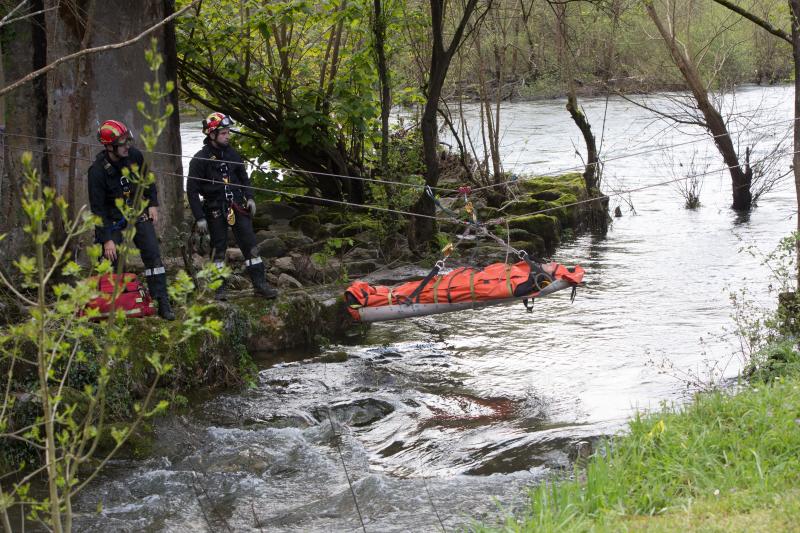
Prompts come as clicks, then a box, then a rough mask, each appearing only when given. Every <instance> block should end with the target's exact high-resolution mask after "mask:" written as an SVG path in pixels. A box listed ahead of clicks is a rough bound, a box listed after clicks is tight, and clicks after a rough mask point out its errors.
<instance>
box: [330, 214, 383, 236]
mask: <svg viewBox="0 0 800 533" xmlns="http://www.w3.org/2000/svg"><path fill="white" fill-rule="evenodd" d="M370 230H371V231H376V232H379V231H381V230H382V225H381V222H380V221H379V220H376V219H372V218H363V217H360V218H359V219H358V220H355V221H353V222H348V223H347V224H343V225H341V226H338V227H336V228H335V229H334V234H335V235H336V236H337V237H352V236H354V235H357V234H359V233H362V232H364V231H370Z"/></svg>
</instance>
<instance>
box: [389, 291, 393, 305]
mask: <svg viewBox="0 0 800 533" xmlns="http://www.w3.org/2000/svg"><path fill="white" fill-rule="evenodd" d="M392 290H393V289H392V288H391V287H389V305H392Z"/></svg>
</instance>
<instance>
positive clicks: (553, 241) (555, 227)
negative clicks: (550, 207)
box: [508, 215, 561, 250]
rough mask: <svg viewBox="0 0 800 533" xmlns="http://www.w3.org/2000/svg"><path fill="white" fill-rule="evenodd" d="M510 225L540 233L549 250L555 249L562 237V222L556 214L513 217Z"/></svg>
mask: <svg viewBox="0 0 800 533" xmlns="http://www.w3.org/2000/svg"><path fill="white" fill-rule="evenodd" d="M508 225H509V227H510V228H513V229H522V230H525V231H527V232H528V233H531V234H533V235H538V236H539V237H541V238H542V240H543V241H544V244H545V247H546V248H547V250H552V249H554V248H555V246H556V245H557V244H558V243H559V242H560V239H561V223H560V222H559V220H558V218H557V217H555V216H551V215H531V216H527V217H521V218H516V219H513V220H511V221H509V223H508Z"/></svg>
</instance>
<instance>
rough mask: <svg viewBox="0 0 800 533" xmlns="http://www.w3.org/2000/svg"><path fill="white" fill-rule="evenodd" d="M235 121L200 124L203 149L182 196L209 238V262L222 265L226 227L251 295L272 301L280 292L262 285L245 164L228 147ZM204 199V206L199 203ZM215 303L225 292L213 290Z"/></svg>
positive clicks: (212, 118) (216, 117) (218, 117)
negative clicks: (241, 258)
mask: <svg viewBox="0 0 800 533" xmlns="http://www.w3.org/2000/svg"><path fill="white" fill-rule="evenodd" d="M231 126H233V121H232V120H231V118H230V117H228V116H227V115H224V114H222V113H218V112H217V113H211V114H210V115H209V116H208V117H207V118H206V119H205V120H204V121H203V133H204V134H205V136H206V138H205V140H204V141H203V148H202V149H201V150H200V151H199V152H197V153H196V154H195V155H194V157H193V158H192V161H191V162H190V163H189V176H188V181H187V183H186V195H187V196H188V197H189V206H190V207H191V208H192V214H193V215H194V218H195V220H196V221H197V223H196V227H197V230H198V231H199V232H200V233H205V232H206V231H207V232H209V233H210V236H211V259H212V261H214V262H215V263H216V265H217V266H218V267H222V266H223V265H224V264H225V250H226V249H227V246H228V226H230V227H231V229H232V230H233V236H234V237H235V238H236V244H238V245H239V249H240V250H241V251H242V254H243V255H244V259H245V262H244V264H245V267H246V269H247V274H248V275H249V276H250V280H251V281H252V282H253V290H254V291H255V293H256V294H259V295H261V296H263V297H264V298H275V297H276V296H277V295H278V291H276V290H275V289H274V288H272V287H270V286H269V284H268V283H267V280H266V269H265V268H264V263H263V261H262V260H261V257H259V254H258V247H257V246H256V236H255V233H254V232H253V221H252V220H251V219H252V217H253V216H254V215H255V214H256V202H255V200H253V191H252V189H250V178H249V176H248V175H247V172H246V171H245V168H244V162H243V161H242V158H241V157H240V156H239V154H238V153H236V151H235V150H234V149H233V148H231V147H230V146H229V145H228V142H229V138H230V132H231V130H230V128H231ZM201 196H202V200H201V199H200V197H201ZM217 299H219V300H224V299H226V296H225V289H224V286H223V287H220V288H219V289H218V290H217Z"/></svg>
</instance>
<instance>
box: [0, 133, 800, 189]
mask: <svg viewBox="0 0 800 533" xmlns="http://www.w3.org/2000/svg"><path fill="white" fill-rule="evenodd" d="M797 120H800V118H792V119H787V120H779V121H775V122H767V123H765V124H760V125H757V126H753V127H751V128H748V129H747V131H752V130H759V129H764V128H768V127H772V126H778V125H781V124H788V123H793V122H796V121H797ZM742 133H743V132H737V133H730V132H729V133H725V134H719V135H712V136H711V137H706V136H705V135H703V136H701V137H698V138H697V139H692V140H689V141H683V142H679V143H675V144H671V145H669V146H667V147H655V146H653V147H652V148H647V149H645V150H640V151H637V152H622V153H620V154H619V155H616V156H610V157H607V158H603V159H602V160H601V161H598V162H597V163H593V165H595V166H600V165H603V164H605V163H608V162H610V161H619V160H621V159H626V158H629V157H636V156H641V155H646V154H650V153H655V152H661V151H663V150H665V149H666V148H677V147H680V146H688V145H691V144H694V143H698V142H704V141H707V140H708V139H711V140H716V139H717V138H719V137H725V136H733V135H741V134H742ZM3 135H6V136H9V137H21V138H28V139H38V140H43V141H53V142H57V143H62V144H78V145H82V146H89V147H96V146H97V145H96V143H89V142H86V141H71V140H66V139H57V138H55V137H46V136H39V135H27V134H22V133H8V132H4V133H2V134H0V137H2V136H3ZM142 152H143V153H146V154H154V155H163V156H169V157H176V158H181V159H198V160H201V161H215V162H218V163H229V164H232V165H245V166H250V167H252V168H253V169H254V170H260V171H262V172H270V171H274V172H289V173H295V174H312V175H316V176H327V177H334V178H343V179H352V180H359V181H368V182H374V183H382V184H389V185H397V186H401V187H411V188H415V189H424V188H425V187H426V186H427V185H422V184H416V183H405V182H398V181H391V180H378V179H373V178H365V177H362V176H349V175H345V174H335V173H331V172H317V171H312V170H302V169H294V168H286V167H274V168H273V167H267V166H265V165H258V164H256V163H253V162H252V161H226V160H222V159H211V158H204V157H196V158H195V157H194V156H189V155H183V154H176V153H171V152H159V151H154V150H142ZM76 159H82V158H79V157H77V156H76ZM83 160H86V159H83ZM585 168H586V165H572V166H569V167H563V168H559V169H555V170H551V171H548V172H546V173H544V174H539V175H536V176H532V177H531V178H526V179H524V180H504V181H501V182H497V183H493V184H490V185H483V186H481V187H476V188H473V189H472V191H473V192H478V191H482V190H486V189H492V188H495V187H502V186H506V185H509V184H514V183H520V181H529V180H531V179H536V178H537V177H548V176H550V177H552V176H558V175H559V174H563V173H564V172H570V171H576V170H581V169H585ZM731 168H733V167H731ZM187 177H188V176H187ZM430 188H431V189H433V190H437V191H443V192H450V193H455V192H458V189H453V188H448V187H430Z"/></svg>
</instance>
